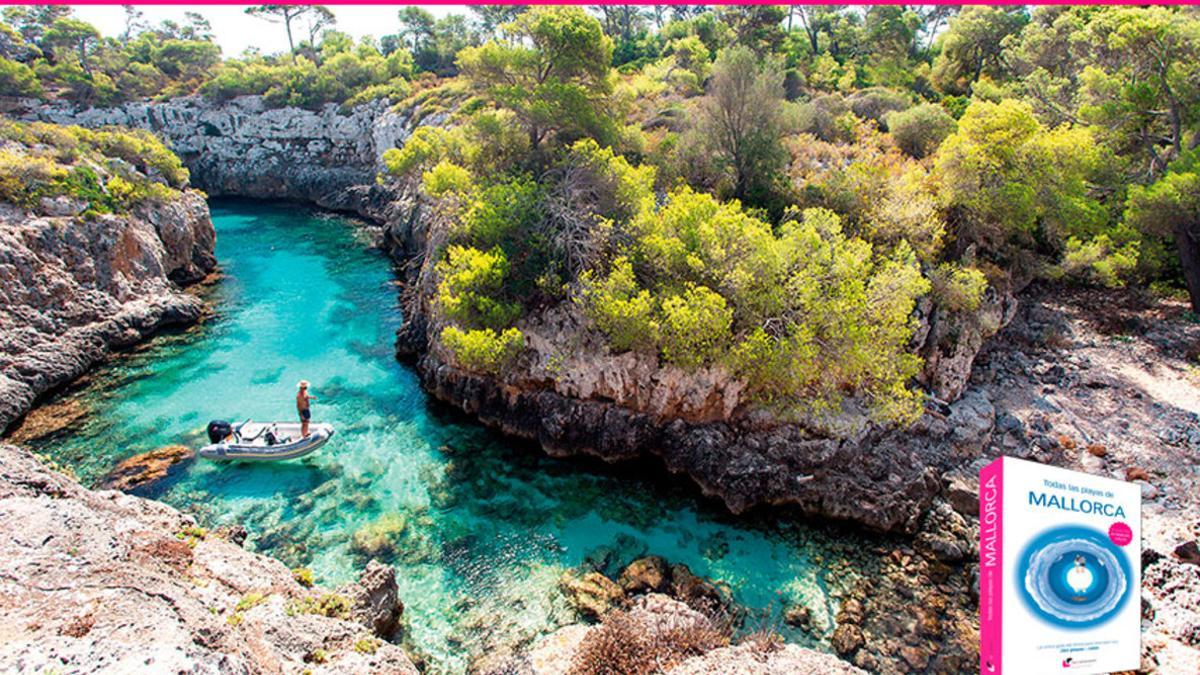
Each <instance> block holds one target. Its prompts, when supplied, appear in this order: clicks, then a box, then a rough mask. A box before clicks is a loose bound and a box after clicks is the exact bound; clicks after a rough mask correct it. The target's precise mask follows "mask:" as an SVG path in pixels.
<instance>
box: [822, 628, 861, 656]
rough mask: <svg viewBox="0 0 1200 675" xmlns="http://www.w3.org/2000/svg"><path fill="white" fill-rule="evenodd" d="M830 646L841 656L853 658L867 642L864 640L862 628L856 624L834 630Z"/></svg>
mask: <svg viewBox="0 0 1200 675" xmlns="http://www.w3.org/2000/svg"><path fill="white" fill-rule="evenodd" d="M829 644H830V646H832V647H833V651H835V652H837V653H838V655H839V656H853V655H854V652H856V651H858V650H859V649H860V648H862V646H863V645H864V644H866V640H865V639H864V638H863V632H862V629H861V628H859V627H858V626H857V625H855V624H852V623H847V624H842V625H840V626H838V627H837V628H835V629H834V630H833V637H831V638H830V639H829Z"/></svg>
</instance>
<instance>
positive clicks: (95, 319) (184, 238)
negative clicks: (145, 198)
mask: <svg viewBox="0 0 1200 675" xmlns="http://www.w3.org/2000/svg"><path fill="white" fill-rule="evenodd" d="M53 212H55V213H57V211H53ZM214 241H215V234H214V232H213V226H212V221H211V220H210V219H209V214H208V205H207V203H206V202H205V201H204V197H203V196H202V195H201V194H199V193H197V192H195V191H190V190H189V191H185V192H183V193H180V194H179V195H178V196H177V197H175V198H173V199H170V200H167V201H161V202H146V203H144V204H142V205H139V206H137V207H135V208H134V209H133V211H132V212H131V213H130V214H129V215H123V216H117V215H100V216H96V217H93V218H76V217H74V216H72V215H58V216H52V215H42V214H39V213H34V212H30V211H26V210H24V209H19V208H16V207H14V206H11V205H8V204H0V431H3V430H4V429H5V428H7V427H8V425H9V424H11V423H12V421H13V420H15V419H16V418H18V417H20V416H21V415H22V414H24V413H25V412H26V411H27V410H28V409H29V407H30V405H31V404H32V403H33V401H34V400H35V399H36V398H37V396H38V395H40V394H42V393H43V392H46V391H48V390H50V389H53V388H55V387H57V386H60V385H62V384H64V383H66V382H69V381H70V380H73V379H74V378H76V377H78V376H79V375H81V374H83V373H84V372H85V371H86V370H87V369H88V368H90V367H91V366H92V365H94V364H96V363H97V362H99V361H100V360H102V359H103V358H104V357H105V356H107V355H108V353H109V352H110V351H112V350H113V349H118V348H121V347H126V346H129V345H131V344H134V343H136V342H138V341H139V340H141V339H143V338H144V337H146V336H147V335H149V334H150V333H153V332H154V331H156V330H157V329H159V328H160V327H162V326H165V325H170V324H182V323H189V322H193V321H196V320H197V319H198V318H200V316H201V314H202V311H203V307H204V305H203V303H202V302H201V300H200V299H199V298H197V297H195V296H193V295H189V294H187V293H184V292H182V291H181V290H180V286H181V284H187V283H191V282H194V281H197V280H199V279H201V278H203V277H204V276H205V275H206V274H208V273H209V272H210V271H212V270H213V269H214V267H215V266H216V260H215V259H214V258H213V244H214Z"/></svg>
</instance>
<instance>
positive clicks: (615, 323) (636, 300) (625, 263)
mask: <svg viewBox="0 0 1200 675" xmlns="http://www.w3.org/2000/svg"><path fill="white" fill-rule="evenodd" d="M582 288H583V293H582V296H581V297H580V298H579V302H580V304H582V305H583V308H584V314H585V315H586V316H587V317H588V318H589V319H591V321H592V322H593V323H594V324H595V325H596V328H597V329H599V330H600V332H602V333H604V335H605V336H607V338H608V345H609V347H610V348H611V349H613V350H614V351H617V352H623V351H628V350H631V349H640V350H651V351H657V349H658V323H657V321H656V318H655V304H654V300H653V299H652V298H651V297H650V292H649V291H647V290H645V289H641V288H639V287H638V284H637V279H636V278H634V275H633V265H632V264H631V263H630V262H629V258H627V257H621V258H617V260H616V261H614V262H613V265H612V271H611V272H610V273H609V274H608V275H607V276H605V277H604V278H602V279H599V280H597V279H596V278H595V276H594V275H593V274H592V272H591V271H588V272H586V273H585V274H584V276H583V278H582Z"/></svg>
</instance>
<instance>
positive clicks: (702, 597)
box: [670, 564, 730, 612]
mask: <svg viewBox="0 0 1200 675" xmlns="http://www.w3.org/2000/svg"><path fill="white" fill-rule="evenodd" d="M670 595H671V597H672V598H675V599H676V600H679V601H680V602H684V603H687V605H688V606H689V607H693V608H695V609H698V610H700V611H702V612H707V611H712V610H714V609H717V608H720V607H724V606H726V605H728V604H729V600H730V599H729V594H728V593H726V592H724V591H723V590H722V589H721V588H720V587H718V586H717V585H716V584H715V583H713V582H712V581H711V580H709V579H705V578H704V577H699V576H696V575H695V574H692V571H691V570H690V569H688V566H687V565H683V564H677V565H671V590H670Z"/></svg>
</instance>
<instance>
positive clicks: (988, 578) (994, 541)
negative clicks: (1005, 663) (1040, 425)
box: [979, 457, 1004, 675]
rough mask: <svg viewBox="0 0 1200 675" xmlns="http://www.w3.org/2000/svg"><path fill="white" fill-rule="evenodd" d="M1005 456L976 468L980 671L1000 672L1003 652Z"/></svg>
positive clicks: (989, 673) (985, 672)
mask: <svg viewBox="0 0 1200 675" xmlns="http://www.w3.org/2000/svg"><path fill="white" fill-rule="evenodd" d="M1003 570H1004V458H1003V457H1001V458H999V459H997V460H996V461H994V462H992V463H991V464H988V465H987V466H986V467H984V468H983V469H982V470H980V472H979V672H980V673H983V675H991V674H992V673H997V674H998V673H1000V672H1001V670H1000V666H1001V660H1002V658H1003V656H1004V648H1003V642H1001V633H1002V630H1003V627H1004V612H1003V609H1004V589H1003V585H1002V584H1003V581H1004V572H1003Z"/></svg>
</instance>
